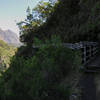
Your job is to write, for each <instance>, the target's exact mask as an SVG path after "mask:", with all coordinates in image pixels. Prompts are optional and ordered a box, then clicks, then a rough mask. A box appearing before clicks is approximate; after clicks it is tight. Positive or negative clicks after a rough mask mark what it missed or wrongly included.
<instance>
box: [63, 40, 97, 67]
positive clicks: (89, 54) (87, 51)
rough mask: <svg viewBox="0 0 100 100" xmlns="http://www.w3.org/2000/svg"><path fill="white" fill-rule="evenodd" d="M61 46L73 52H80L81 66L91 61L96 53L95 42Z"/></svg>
mask: <svg viewBox="0 0 100 100" xmlns="http://www.w3.org/2000/svg"><path fill="white" fill-rule="evenodd" d="M63 46H65V47H68V48H71V49H73V50H80V51H81V55H82V64H83V65H85V64H87V63H88V62H89V61H91V60H92V59H93V58H94V57H95V56H96V55H97V53H98V43H97V42H79V43H74V44H72V43H64V44H63Z"/></svg>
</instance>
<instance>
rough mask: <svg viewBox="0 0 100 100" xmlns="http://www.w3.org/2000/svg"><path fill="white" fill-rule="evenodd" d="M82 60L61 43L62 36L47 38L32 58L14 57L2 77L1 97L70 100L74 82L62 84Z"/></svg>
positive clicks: (32, 99)
mask: <svg viewBox="0 0 100 100" xmlns="http://www.w3.org/2000/svg"><path fill="white" fill-rule="evenodd" d="M38 43H39V42H38ZM52 43H53V45H52ZM79 62H80V60H79V56H78V53H77V52H75V51H73V50H71V49H68V48H65V47H63V46H61V43H60V41H59V38H58V39H55V38H53V39H52V40H50V41H46V42H45V45H43V44H42V45H41V46H40V48H39V49H38V51H37V52H36V53H35V54H34V56H32V57H31V58H30V59H29V58H28V59H26V58H23V57H14V58H13V59H12V63H11V65H10V68H9V69H8V70H7V71H6V73H4V75H3V76H2V77H1V79H0V97H1V100H9V99H12V100H18V99H20V100H21V99H23V100H55V99H57V100H62V99H63V100H69V95H70V93H71V91H70V87H69V86H70V84H69V83H66V88H64V87H63V86H60V83H61V81H62V80H63V79H64V78H65V77H66V78H68V75H69V73H71V71H72V70H74V71H75V70H78V66H79V65H78V64H79Z"/></svg>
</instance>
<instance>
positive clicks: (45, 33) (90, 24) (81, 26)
mask: <svg viewBox="0 0 100 100" xmlns="http://www.w3.org/2000/svg"><path fill="white" fill-rule="evenodd" d="M59 1H61V2H60V3H59V5H58V6H57V8H56V9H55V11H54V13H52V14H51V17H50V18H48V20H47V22H46V23H45V24H44V25H42V26H41V27H39V28H38V29H36V30H34V29H33V30H32V32H31V33H30V34H27V36H26V37H25V41H29V42H30V41H32V39H33V37H35V36H36V37H38V38H40V39H45V37H48V38H49V37H51V35H52V34H57V35H60V36H61V37H62V40H63V41H64V42H79V41H97V40H98V38H99V37H100V34H99V33H100V28H99V26H100V21H99V20H100V1H99V0H59Z"/></svg>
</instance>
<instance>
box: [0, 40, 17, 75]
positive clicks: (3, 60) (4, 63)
mask: <svg viewBox="0 0 100 100" xmlns="http://www.w3.org/2000/svg"><path fill="white" fill-rule="evenodd" d="M15 51H16V49H15V48H13V47H11V46H8V45H7V44H6V43H5V42H3V41H2V40H0V74H1V73H2V72H4V71H5V70H6V69H7V68H8V67H9V64H10V59H11V57H12V56H14V54H15Z"/></svg>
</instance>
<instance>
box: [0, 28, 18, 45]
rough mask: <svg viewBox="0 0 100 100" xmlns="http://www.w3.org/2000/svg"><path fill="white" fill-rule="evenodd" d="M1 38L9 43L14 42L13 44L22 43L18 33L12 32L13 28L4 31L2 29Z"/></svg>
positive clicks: (0, 31)
mask: <svg viewBox="0 0 100 100" xmlns="http://www.w3.org/2000/svg"><path fill="white" fill-rule="evenodd" d="M0 40H3V41H4V42H6V43H8V44H13V45H17V44H20V42H19V38H18V36H17V34H16V33H14V32H12V31H11V30H5V31H4V30H2V29H0Z"/></svg>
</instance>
